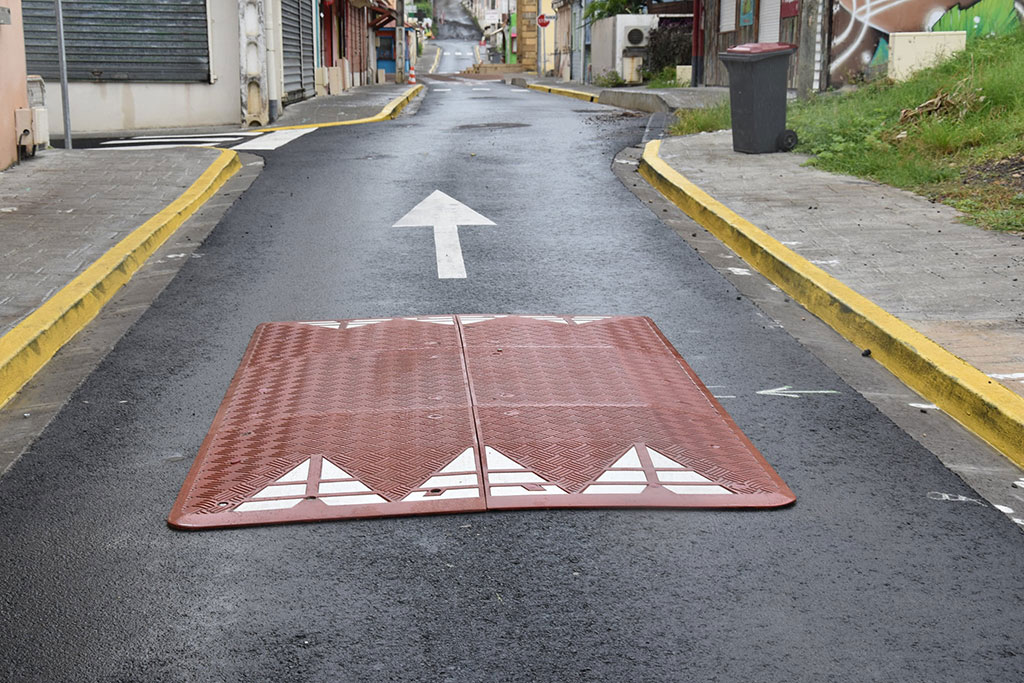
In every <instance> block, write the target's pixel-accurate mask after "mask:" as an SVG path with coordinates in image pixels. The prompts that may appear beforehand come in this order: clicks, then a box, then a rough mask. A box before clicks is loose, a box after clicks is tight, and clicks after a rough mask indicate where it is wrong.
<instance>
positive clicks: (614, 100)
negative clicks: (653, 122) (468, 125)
mask: <svg viewBox="0 0 1024 683" xmlns="http://www.w3.org/2000/svg"><path fill="white" fill-rule="evenodd" d="M505 82H506V83H509V84H511V85H520V86H523V87H527V88H532V89H534V90H542V91H545V92H550V93H552V94H555V95H567V96H569V97H577V96H578V95H577V94H586V95H588V96H589V98H590V101H591V102H597V103H598V104H607V105H610V106H613V107H622V108H623V109H635V110H637V111H646V112H650V113H652V114H654V113H658V112H664V113H669V112H673V111H675V110H676V109H704V108H706V107H710V106H714V105H715V104H718V103H719V102H724V101H725V100H726V99H728V97H729V89H728V88H719V87H700V88H648V87H647V86H643V85H637V86H626V87H621V88H601V87H598V86H596V85H588V84H586V83H574V82H566V81H561V80H559V79H557V78H537V77H536V76H526V75H523V74H515V75H509V76H506V77H505ZM582 99H586V98H582Z"/></svg>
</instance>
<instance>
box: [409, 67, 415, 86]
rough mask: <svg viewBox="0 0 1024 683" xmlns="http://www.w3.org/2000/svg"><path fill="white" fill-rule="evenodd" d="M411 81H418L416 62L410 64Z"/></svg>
mask: <svg viewBox="0 0 1024 683" xmlns="http://www.w3.org/2000/svg"><path fill="white" fill-rule="evenodd" d="M409 82H410V83H415V82H416V65H415V64H410V65H409Z"/></svg>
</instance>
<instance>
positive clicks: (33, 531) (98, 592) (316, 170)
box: [0, 82, 1024, 682]
mask: <svg viewBox="0 0 1024 683" xmlns="http://www.w3.org/2000/svg"><path fill="white" fill-rule="evenodd" d="M444 87H449V84H446V85H445V86H444ZM645 123H646V119H645V118H642V117H634V116H631V115H627V114H623V113H621V112H619V111H617V110H612V109H606V108H603V107H600V106H597V105H587V104H582V103H580V102H577V101H575V100H570V99H564V98H560V97H555V96H550V95H545V94H540V93H534V92H519V91H514V90H513V89H511V88H508V87H506V86H502V85H498V84H493V83H492V84H481V83H479V82H472V83H468V84H450V90H449V92H428V94H427V96H426V99H425V101H424V102H423V104H422V106H420V108H419V111H418V112H417V113H416V115H415V116H404V117H402V118H399V119H398V120H396V121H392V122H385V123H381V124H374V125H368V126H359V127H340V128H331V129H322V130H320V131H317V132H315V133H311V134H309V135H306V136H304V137H302V138H299V139H298V140H296V141H294V142H292V143H290V144H288V145H287V146H285V147H282V148H280V149H278V150H276V151H273V152H267V153H266V154H265V155H264V156H265V157H266V168H265V170H264V171H263V173H262V175H261V176H260V177H259V178H258V179H257V180H256V182H255V183H254V185H253V186H252V188H251V189H250V190H249V191H248V192H247V193H246V194H245V195H244V196H243V197H242V199H241V200H240V201H239V202H238V203H237V204H236V205H235V206H234V207H233V208H232V209H231V210H230V211H229V213H228V214H227V215H226V217H225V219H224V220H223V221H222V222H221V224H220V225H219V226H218V227H217V228H216V229H215V230H214V232H213V233H212V234H211V236H210V237H209V238H208V240H207V242H206V243H205V244H204V245H203V247H202V249H201V250H200V254H201V256H202V257H201V258H196V259H190V260H189V261H188V262H187V263H185V265H184V266H183V267H182V269H181V271H180V273H179V275H178V276H177V278H176V279H175V280H174V281H173V282H172V283H171V284H170V285H169V287H168V288H167V289H166V290H165V291H164V292H163V294H162V295H161V296H160V297H159V298H158V299H157V300H156V302H155V303H154V305H153V306H152V307H151V308H150V309H149V310H148V311H147V312H146V313H145V314H144V315H143V316H142V318H141V319H140V320H139V322H138V323H137V324H136V325H135V326H134V327H133V328H132V329H131V330H130V331H129V333H128V334H127V335H126V336H125V337H124V338H123V339H122V340H121V342H120V343H119V344H118V346H117V347H116V348H115V349H114V351H113V352H112V353H111V354H110V355H109V356H108V357H107V358H106V359H105V360H104V361H103V363H102V364H101V365H100V366H99V368H98V369H97V371H96V372H95V373H93V374H92V375H91V376H90V377H89V379H88V380H87V381H86V382H85V383H84V384H83V385H82V386H81V387H80V389H79V390H78V391H77V392H76V393H75V394H74V395H73V396H72V398H71V400H70V401H69V403H68V405H67V406H66V407H65V408H64V410H63V411H62V412H61V413H60V414H59V415H58V416H57V417H56V418H55V420H54V421H53V422H52V423H51V425H50V427H49V428H48V429H47V430H46V432H45V433H44V434H43V436H42V437H41V438H40V439H39V440H38V441H37V442H36V443H35V444H34V446H33V447H32V449H31V451H30V452H29V453H28V454H26V455H25V457H24V458H23V459H22V460H21V461H20V462H18V463H17V464H16V465H15V466H14V467H13V468H12V469H11V470H10V472H9V473H8V474H7V475H6V476H4V477H3V478H2V479H0V501H2V505H0V527H2V528H3V529H4V536H3V539H4V540H3V543H2V552H0V674H2V676H3V677H4V678H5V679H6V680H10V681H72V680H73V681H83V680H90V681H91V680H111V681H154V680H168V681H183V680H195V681H207V680H217V681H221V680H223V681H243V680H244V681H264V680H265V681H291V680H339V681H341V680H344V681H407V680H408V681H423V680H450V681H479V680H487V681H534V680H545V681H598V680H603V681H678V680H692V681H703V680H720V681H783V680H784V681H824V680H835V681H846V680H849V681H865V680H877V681H893V680H928V681H957V682H962V681H986V680H992V681H1009V680H1017V679H1019V676H1020V672H1021V671H1022V670H1024V645H1022V640H1021V630H1020V624H1021V614H1022V607H1024V590H1022V588H1024V579H1022V578H1021V572H1020V567H1021V566H1024V543H1022V542H1021V540H1022V539H1021V534H1020V532H1019V530H1018V529H1017V528H1015V526H1014V525H1013V523H1012V522H1010V521H1009V520H1008V519H1007V518H1006V517H1005V516H1004V515H1003V514H1001V513H1000V512H998V511H996V510H995V509H993V508H991V507H988V506H984V505H976V504H972V503H966V502H952V501H950V500H937V499H936V497H935V496H930V495H929V494H931V493H936V492H941V493H946V494H951V496H957V495H963V496H966V497H973V493H972V491H971V490H970V489H969V488H967V487H966V486H965V485H964V484H963V483H962V482H961V480H960V479H958V478H957V477H956V476H955V475H953V474H951V473H950V472H949V471H948V470H946V469H945V468H944V467H942V466H941V465H940V464H939V462H938V461H937V460H936V459H935V458H934V457H933V456H932V455H931V454H930V453H928V452H927V451H925V450H923V449H922V448H921V447H920V446H918V445H917V443H916V442H914V441H913V440H912V439H911V438H910V437H908V436H907V435H906V434H904V433H903V432H901V431H900V430H899V429H897V428H896V427H895V426H894V425H893V424H892V423H891V422H889V421H888V420H887V419H886V418H885V417H884V416H882V415H881V414H880V413H879V412H878V411H877V410H876V409H875V408H874V407H872V405H871V404H869V403H868V402H867V401H866V400H865V399H863V398H862V397H861V396H859V395H858V394H856V392H854V391H853V390H852V389H851V388H850V387H848V386H847V385H845V384H844V383H843V382H842V381H841V380H840V379H839V378H838V377H837V376H836V375H835V374H833V373H832V371H830V370H829V369H827V368H826V367H825V366H823V365H822V364H821V363H820V362H818V361H817V360H816V359H815V357H814V356H812V355H811V354H810V353H809V352H808V351H807V350H806V349H805V348H803V347H802V346H801V345H800V344H798V343H797V342H796V341H795V340H794V339H793V338H792V337H790V336H789V335H788V333H787V332H786V331H785V330H783V329H781V328H780V327H779V326H777V325H775V324H773V323H772V321H771V320H769V319H768V318H766V317H765V316H764V315H763V314H762V313H761V311H760V310H759V309H758V308H757V307H756V306H754V305H753V304H752V303H750V302H749V301H748V300H747V299H745V298H743V297H742V296H741V295H740V294H739V293H738V292H737V290H736V289H735V288H734V287H733V286H732V285H731V284H729V282H728V281H726V280H725V279H723V278H722V277H721V276H720V275H719V274H718V273H717V272H716V271H715V270H714V269H712V268H711V267H710V266H709V265H708V264H706V263H705V262H704V261H703V260H702V259H701V258H700V257H699V256H698V255H697V254H696V253H695V252H694V251H693V250H692V249H691V248H690V247H688V246H687V245H686V243H685V242H683V241H682V240H681V239H680V238H679V237H678V236H677V235H676V234H675V233H674V232H673V231H672V230H671V229H669V228H668V227H667V226H666V225H665V224H663V223H662V222H661V221H660V220H659V218H658V216H656V215H654V214H653V213H652V212H651V211H650V210H649V209H648V208H647V206H646V205H644V204H643V203H641V202H640V201H639V200H637V199H636V198H635V197H634V195H633V194H632V193H631V192H630V191H629V190H628V189H627V188H626V187H625V186H624V185H623V184H622V183H621V182H620V181H619V180H618V179H617V178H616V176H615V175H614V174H613V173H612V170H611V165H612V158H613V156H614V155H615V154H616V153H617V152H618V151H619V150H621V149H622V148H623V147H626V146H628V145H633V144H636V143H638V142H639V140H640V137H641V135H642V134H643V131H644V126H645ZM637 182H641V181H639V180H637ZM438 189H439V190H442V191H443V192H445V193H447V194H448V195H450V196H452V197H454V198H456V199H458V200H460V201H462V202H464V203H466V204H467V205H468V206H470V207H472V208H473V209H475V210H476V211H478V212H480V213H482V214H483V215H485V216H487V217H488V218H490V219H491V220H492V221H494V223H495V224H496V225H495V226H480V227H463V228H462V229H461V237H462V246H463V251H464V254H465V264H466V271H467V277H466V278H465V279H448V280H441V279H438V277H437V264H436V261H435V258H434V247H433V243H432V234H431V231H430V229H429V228H423V229H418V228H391V227H390V226H392V225H393V224H394V223H395V221H396V220H398V219H399V218H400V217H402V216H403V215H404V214H405V213H406V212H407V211H408V210H409V209H411V208H412V207H413V206H414V205H415V204H416V203H418V202H419V201H420V200H421V199H423V198H424V197H426V196H427V195H429V194H430V193H431V192H433V191H434V190H438ZM458 312H477V313H490V312H496V313H562V314H568V313H571V314H584V315H586V314H622V315H649V316H651V317H652V318H653V319H654V320H655V322H656V323H657V324H658V325H659V326H660V328H661V329H662V331H663V332H664V333H665V334H666V335H667V337H668V338H669V339H670V340H671V341H672V342H673V343H674V344H675V346H676V347H677V348H678V349H679V351H680V352H681V353H682V355H683V356H684V357H685V358H686V359H687V360H688V362H689V363H690V364H691V366H692V367H693V368H694V370H696V372H697V373H698V374H699V375H700V376H701V377H702V378H703V380H704V382H705V383H706V384H708V385H712V386H715V387H717V390H716V393H720V394H722V395H729V396H734V397H735V398H730V399H723V401H724V403H725V405H726V407H727V408H728V409H729V411H730V412H731V414H732V415H733V417H734V418H735V419H736V421H737V423H738V424H739V426H740V427H741V428H742V429H744V430H745V432H746V433H747V435H748V436H749V437H750V438H751V439H752V440H753V441H754V443H755V444H756V445H757V446H758V448H759V449H760V450H761V451H762V452H763V453H764V455H765V457H766V458H767V460H768V461H769V462H770V463H771V464H772V465H773V466H774V467H775V468H776V470H777V471H778V473H779V474H780V475H781V476H782V477H783V478H784V479H785V480H786V482H787V483H788V484H789V486H790V487H791V488H792V489H793V490H794V492H795V493H796V495H797V503H796V504H795V505H793V506H791V507H787V508H781V509H775V510H770V511H746V512H737V511H713V510H712V511H693V510H690V511H678V510H675V511H666V510H626V511H618V510H576V511H565V510H562V511H532V512H509V513H486V514H468V515H452V516H435V517H411V518H393V519H379V520H364V521H353V522H344V523H323V524H305V525H302V524H298V525H288V526H279V527H262V528H245V529H233V530H227V531H216V532H176V531H172V530H170V529H169V528H168V527H167V526H166V525H165V523H164V518H165V516H166V515H167V513H168V511H169V509H170V506H171V503H172V502H173V500H174V498H175V496H176V495H177V492H178V490H179V488H180V486H181V484H182V482H183V480H184V478H185V475H186V472H187V471H188V468H189V466H190V464H191V460H192V458H193V456H194V455H195V453H196V451H197V449H198V448H199V445H200V442H201V440H202V438H203V436H204V434H205V432H206V430H207V428H208V427H209V425H210V422H211V421H212V419H213V416H214V413H215V412H216V409H217V406H218V404H219V402H220V400H221V397H222V396H223V394H224V391H225V389H226V388H227V385H228V382H229V380H230V378H231V376H232V374H233V372H234V370H235V368H236V366H237V364H238V362H239V359H240V357H241V354H242V352H243V350H244V348H245V346H246V343H247V342H248V340H249V337H250V334H251V333H252V331H253V328H254V327H255V326H256V325H257V324H259V323H261V322H264V321H275V320H322V319H330V318H357V317H392V316H408V315H429V314H444V313H458ZM865 362H868V361H867V360H865ZM782 385H791V386H794V387H799V388H805V389H815V390H833V391H836V392H838V393H836V394H815V395H807V396H804V397H802V398H799V399H794V398H786V397H778V396H765V395H759V394H757V393H756V392H757V391H759V390H763V389H768V388H773V387H779V386H782Z"/></svg>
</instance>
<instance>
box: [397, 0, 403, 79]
mask: <svg viewBox="0 0 1024 683" xmlns="http://www.w3.org/2000/svg"><path fill="white" fill-rule="evenodd" d="M395 4H396V7H395V11H396V13H397V14H398V18H397V19H395V83H396V84H397V83H405V0H397V2H396V3H395Z"/></svg>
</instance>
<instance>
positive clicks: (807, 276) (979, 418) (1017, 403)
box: [639, 140, 1024, 467]
mask: <svg viewBox="0 0 1024 683" xmlns="http://www.w3.org/2000/svg"><path fill="white" fill-rule="evenodd" d="M660 148H661V141H660V140H655V141H653V142H650V143H648V144H647V146H646V147H645V148H644V153H643V158H642V159H641V162H640V168H639V170H640V174H641V175H643V177H644V178H646V179H647V180H648V182H650V183H651V184H652V185H653V186H654V187H655V188H657V190H658V191H659V192H661V193H662V194H663V195H665V197H667V198H668V199H669V200H670V201H671V202H672V203H673V204H675V205H676V206H678V207H679V208H680V209H682V210H683V211H684V212H685V213H686V214H687V215H688V216H689V217H690V218H692V219H693V220H694V221H696V222H697V223H699V224H700V225H702V226H703V227H704V228H706V229H707V230H708V231H709V232H710V233H711V234H713V235H714V236H715V237H717V238H718V239H719V240H721V241H722V242H723V243H724V244H725V245H726V246H728V247H729V248H730V249H732V250H733V251H735V252H736V253H737V254H739V256H740V257H741V258H743V259H744V260H745V261H746V262H747V263H749V264H750V265H751V266H753V267H754V268H756V269H757V270H758V271H759V272H760V273H761V274H762V275H764V276H765V277H767V278H768V279H769V280H771V281H772V282H774V283H775V284H776V285H778V286H779V287H780V288H781V289H782V290H784V291H785V292H786V293H787V294H789V295H790V296H791V297H792V298H793V300H794V301H797V302H798V303H800V304H801V305H802V306H803V307H804V308H806V309H807V310H808V311H810V312H811V313H813V314H814V315H816V316H818V317H819V318H821V319H822V320H823V321H824V322H826V323H827V324H829V325H830V326H831V327H832V328H833V329H835V330H836V331H837V332H839V333H840V334H841V335H843V336H844V337H846V338H847V339H848V340H850V341H851V342H853V343H854V344H856V345H857V346H858V347H861V348H868V349H871V357H872V358H874V359H876V360H878V361H879V362H880V363H882V365H884V366H885V367H886V368H887V369H888V370H889V371H890V372H892V373H893V374H894V375H896V376H897V377H898V378H899V379H900V380H901V381H903V383H904V384H906V385H907V386H909V387H911V388H912V389H914V390H915V391H917V392H918V393H919V394H921V395H922V396H924V397H925V398H926V399H927V400H929V401H931V402H932V403H934V404H935V405H937V406H939V408H941V409H942V410H944V411H945V412H946V413H947V414H948V415H950V416H952V417H953V418H954V419H956V420H957V421H959V422H960V423H961V424H962V425H964V426H965V427H966V428H967V429H969V430H970V431H972V432H973V433H974V434H976V435H977V436H979V437H980V438H982V439H984V440H985V441H987V442H988V443H989V444H991V445H992V446H993V447H994V448H996V449H997V450H998V451H999V452H1001V453H1002V454H1003V455H1005V456H1006V457H1007V458H1009V459H1010V460H1012V461H1013V462H1014V463H1016V464H1017V465H1020V466H1022V467H1024V398H1022V397H1021V396H1019V395H1017V394H1015V393H1014V392H1012V391H1010V390H1009V389H1007V388H1006V387H1004V386H1003V385H1001V384H999V383H998V382H996V381H995V380H993V379H991V378H990V377H988V376H987V375H985V373H983V372H981V371H980V370H978V369H977V368H975V367H974V366H972V365H970V364H968V363H966V362H964V361H963V360H961V359H960V358H957V357H956V356H954V355H953V354H952V353H950V352H949V351H947V350H946V349H944V348H942V347H941V346H939V345H938V344H936V343H935V342H933V341H932V340H931V339H928V338H927V337H925V336H924V335H923V334H921V333H920V332H918V331H917V330H915V329H914V328H913V327H911V326H910V325H907V324H906V323H905V322H903V321H902V320H900V319H899V318H897V317H896V316H894V315H892V314H891V313H889V312H888V311H886V310H884V309H882V308H881V307H880V306H878V305H877V304H875V303H873V302H871V301H870V300H868V299H867V298H865V297H864V296H862V295H860V294H858V293H857V292H855V291H854V290H852V289H850V288H849V287H847V286H846V285H844V284H843V283H842V282H840V281H839V280H837V279H836V278H834V277H832V276H831V275H829V274H828V273H826V272H825V271H824V270H822V269H821V268H818V267H817V266H815V265H813V264H811V263H810V262H809V261H807V260H806V259H805V258H803V257H802V256H800V255H799V254H797V253H796V252H794V251H793V250H791V249H788V248H786V247H784V246H783V245H782V244H781V243H779V242H778V241H777V240H775V239H773V238H772V237H770V236H769V235H768V234H767V233H765V232H764V231H762V230H760V229H759V228H757V227H756V226H754V225H753V224H752V223H750V222H749V221H747V220H745V219H744V218H741V217H740V216H739V215H737V214H736V213H734V212H732V211H731V210H729V209H728V208H727V207H726V206H725V205H723V204H721V203H720V202H718V201H716V200H715V199H713V198H712V197H711V196H710V195H708V194H707V193H706V192H704V191H703V190H701V189H700V188H699V187H697V186H696V185H694V184H693V183H692V182H690V181H689V180H688V179H687V178H686V177H685V176H683V175H682V174H681V173H679V172H677V171H676V170H674V169H673V168H672V167H671V166H669V165H668V164H667V163H666V162H665V161H663V160H662V159H661V157H660V156H659V155H658V152H659V150H660Z"/></svg>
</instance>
